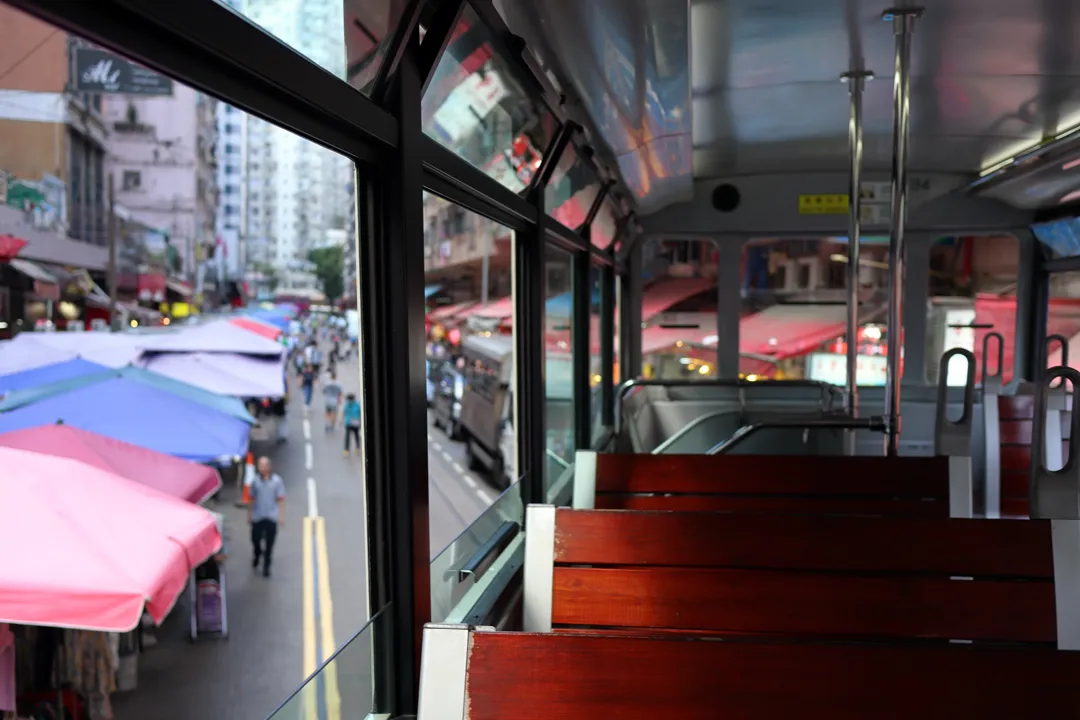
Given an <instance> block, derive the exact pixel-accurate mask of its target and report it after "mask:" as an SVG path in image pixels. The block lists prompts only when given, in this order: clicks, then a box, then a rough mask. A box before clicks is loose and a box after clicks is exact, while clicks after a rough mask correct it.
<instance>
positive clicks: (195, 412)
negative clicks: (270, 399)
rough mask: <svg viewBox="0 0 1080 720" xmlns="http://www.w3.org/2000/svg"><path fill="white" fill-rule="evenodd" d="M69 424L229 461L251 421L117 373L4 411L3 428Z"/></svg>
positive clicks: (178, 453)
mask: <svg viewBox="0 0 1080 720" xmlns="http://www.w3.org/2000/svg"><path fill="white" fill-rule="evenodd" d="M58 422H62V423H63V424H65V425H71V426H73V427H77V428H80V429H82V430H87V431H89V432H94V433H98V434H99V435H105V436H107V437H111V438H115V439H117V440H123V441H125V442H129V443H131V444H133V445H138V446H140V447H144V448H148V449H150V450H156V451H158V452H162V453H165V454H166V455H173V456H175V457H181V458H184V459H186V460H191V461H194V462H204V463H209V462H221V461H229V460H232V459H233V458H235V457H239V456H242V455H243V454H244V452H245V450H246V449H247V443H248V433H249V430H250V427H249V425H248V423H247V422H245V421H243V420H241V419H239V418H237V417H234V416H232V415H229V414H226V413H223V412H220V411H218V410H215V409H214V408H212V407H209V406H208V405H205V404H203V403H201V402H198V401H195V400H191V399H188V398H184V397H181V396H180V395H178V394H176V393H174V392H170V391H169V390H165V389H163V388H161V387H157V386H155V385H152V384H148V383H145V382H140V381H138V380H134V379H132V378H130V377H124V376H118V375H112V376H111V377H109V378H108V379H105V380H103V381H100V382H95V383H91V384H83V385H81V386H78V387H75V388H73V389H71V390H69V391H68V392H62V393H56V394H53V395H49V396H47V397H44V398H42V399H40V400H39V401H37V402H34V403H31V404H24V405H22V406H20V407H19V408H18V409H14V410H11V411H9V412H3V413H0V433H3V432H10V431H13V430H22V429H24V428H31V427H41V426H43V425H52V424H54V423H58Z"/></svg>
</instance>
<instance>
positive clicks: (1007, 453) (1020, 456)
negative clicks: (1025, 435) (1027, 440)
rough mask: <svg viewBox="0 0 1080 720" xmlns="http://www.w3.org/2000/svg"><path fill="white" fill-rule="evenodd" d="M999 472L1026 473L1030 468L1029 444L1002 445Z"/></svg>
mask: <svg viewBox="0 0 1080 720" xmlns="http://www.w3.org/2000/svg"><path fill="white" fill-rule="evenodd" d="M1000 457H1001V472H1002V474H1004V473H1007V472H1009V473H1020V474H1022V475H1026V474H1027V473H1028V471H1029V470H1030V469H1031V446H1030V445H1002V446H1001V455H1000Z"/></svg>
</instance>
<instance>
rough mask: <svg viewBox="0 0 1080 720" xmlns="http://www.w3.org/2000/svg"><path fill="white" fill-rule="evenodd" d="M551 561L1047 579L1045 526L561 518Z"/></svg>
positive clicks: (711, 516)
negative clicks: (553, 558)
mask: <svg viewBox="0 0 1080 720" xmlns="http://www.w3.org/2000/svg"><path fill="white" fill-rule="evenodd" d="M555 561H556V562H557V563H564V564H577V565H590V564H603V565H669V566H683V567H727V568H774V569H791V570H845V571H865V572H875V571H880V572H924V573H943V574H954V575H981V576H1024V577H1040V578H1047V577H1052V576H1053V563H1052V559H1051V545H1050V523H1049V522H1044V521H1032V522H1028V523H1003V522H1000V521H995V520H964V519H949V518H943V519H936V520H932V519H923V518H890V517H881V518H864V517H855V516H835V517H829V516H813V515H771V514H769V515H735V514H732V515H729V514H723V513H671V512H623V511H618V510H565V509H561V510H558V511H557V512H556V516H555Z"/></svg>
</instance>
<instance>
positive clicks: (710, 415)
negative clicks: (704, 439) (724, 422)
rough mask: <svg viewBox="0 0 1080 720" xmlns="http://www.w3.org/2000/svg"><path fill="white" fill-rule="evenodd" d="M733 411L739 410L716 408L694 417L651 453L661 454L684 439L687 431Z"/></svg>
mask: <svg viewBox="0 0 1080 720" xmlns="http://www.w3.org/2000/svg"><path fill="white" fill-rule="evenodd" d="M732 413H738V411H737V410H732V409H731V408H728V409H727V410H714V411H712V412H709V413H705V414H704V415H699V416H698V417H696V418H694V419H693V420H691V421H690V422H688V423H686V424H685V425H683V426H682V427H681V428H679V431H678V432H677V433H675V434H674V435H672V436H671V437H669V438H668V439H667V440H665V441H664V442H662V443H660V444H659V445H657V446H656V447H655V448H653V449H652V451H651V452H650V454H651V455H660V454H661V453H663V452H664V451H665V450H667V449H668V448H669V447H671V446H672V445H673V444H674V443H676V442H678V441H679V440H680V439H682V437H683V436H685V435H686V433H688V432H690V431H691V430H693V429H694V428H696V427H698V426H699V425H701V424H702V423H704V422H705V421H706V420H711V419H713V418H715V417H720V416H721V415H731V414H732Z"/></svg>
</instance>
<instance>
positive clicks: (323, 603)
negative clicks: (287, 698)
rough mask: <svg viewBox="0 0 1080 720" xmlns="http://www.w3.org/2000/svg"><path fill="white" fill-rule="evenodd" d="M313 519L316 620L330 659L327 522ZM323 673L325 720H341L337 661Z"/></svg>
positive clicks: (331, 613) (332, 644) (331, 621)
mask: <svg viewBox="0 0 1080 720" xmlns="http://www.w3.org/2000/svg"><path fill="white" fill-rule="evenodd" d="M313 520H314V522H315V557H316V562H317V563H318V568H319V587H318V593H319V614H320V618H319V619H320V621H321V622H320V625H321V628H320V629H321V630H322V647H323V656H324V657H329V656H330V655H331V654H332V653H333V652H334V651H335V650H337V643H336V642H335V640H334V601H333V599H332V598H331V596H330V558H329V553H328V552H327V549H326V521H325V520H324V519H323V518H321V517H317V518H313ZM323 673H324V675H323V683H324V688H325V690H326V718H327V720H341V695H340V693H339V692H338V669H337V662H332V663H330V664H329V665H327V666H326V668H325V669H324V670H323Z"/></svg>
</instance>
